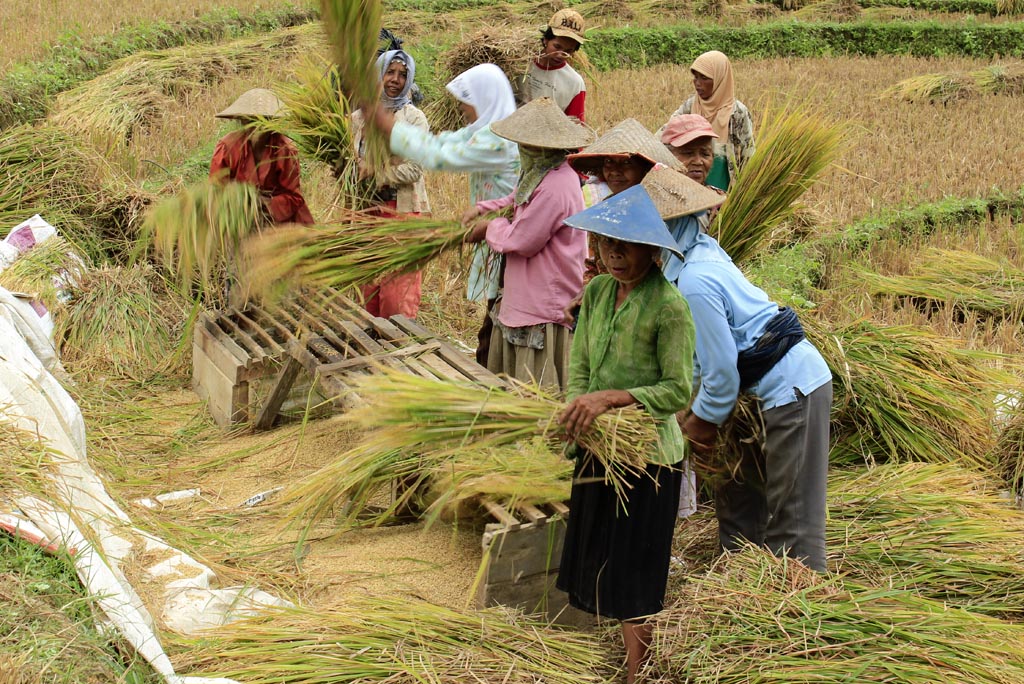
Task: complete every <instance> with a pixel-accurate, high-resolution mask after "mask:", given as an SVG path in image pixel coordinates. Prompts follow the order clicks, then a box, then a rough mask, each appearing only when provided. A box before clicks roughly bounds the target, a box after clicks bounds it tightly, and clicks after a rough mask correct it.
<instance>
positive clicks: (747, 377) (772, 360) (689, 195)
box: [642, 169, 832, 572]
mask: <svg viewBox="0 0 1024 684" xmlns="http://www.w3.org/2000/svg"><path fill="white" fill-rule="evenodd" d="M642 185H643V186H644V187H645V188H646V189H647V191H648V193H649V194H650V195H651V196H652V197H654V198H655V203H656V204H657V205H658V209H659V211H660V212H661V217H662V218H663V219H665V221H666V222H668V227H669V230H670V232H671V233H672V236H673V237H674V238H675V241H676V245H677V247H678V249H677V250H675V251H672V250H669V251H666V252H664V253H663V257H664V271H665V276H666V277H667V278H668V279H669V281H671V282H673V283H675V285H676V287H678V288H679V291H680V292H681V293H682V294H683V296H684V297H686V301H687V302H688V303H689V305H690V310H691V312H692V313H693V319H694V322H695V324H696V328H697V359H696V366H697V370H698V375H699V377H700V390H699V391H698V392H697V393H696V395H695V397H694V400H693V403H692V405H691V406H690V409H689V411H688V412H687V413H686V414H685V415H681V416H680V420H681V422H682V428H683V432H684V433H685V434H686V436H687V437H688V438H689V441H690V448H691V449H692V450H693V451H694V452H695V453H696V454H697V455H699V456H703V457H704V458H705V459H707V458H709V457H710V456H711V455H712V454H713V452H714V450H715V447H716V443H717V441H718V432H719V428H720V426H721V425H723V424H724V423H725V421H726V420H727V419H728V418H729V415H730V414H731V413H732V411H733V409H734V408H735V406H736V402H737V400H738V399H739V394H740V392H748V393H750V394H751V395H753V396H754V397H756V398H757V401H758V402H759V404H760V408H761V410H762V414H763V416H764V428H765V433H764V444H763V451H764V462H763V463H756V462H754V460H755V459H753V458H745V459H744V461H743V462H741V464H740V473H739V474H738V475H737V476H736V477H735V478H731V479H729V480H727V481H725V482H724V483H722V484H721V485H719V486H718V488H717V490H716V491H715V515H716V516H717V518H718V528H719V541H720V543H721V545H722V548H724V549H726V550H734V549H738V548H740V547H741V546H742V545H743V544H744V543H745V542H751V543H753V544H757V545H759V546H765V547H767V548H768V549H769V550H771V551H772V553H775V554H777V555H782V554H786V555H789V556H791V557H794V558H797V559H799V560H801V561H802V562H803V563H804V564H805V565H807V566H808V567H810V568H813V569H814V570H818V571H822V572H823V571H824V570H825V485H826V476H827V472H828V448H829V411H830V409H831V406H832V374H831V372H830V371H829V368H828V364H826V363H825V360H824V359H823V358H822V356H821V354H820V353H818V350H817V349H815V348H814V345H812V344H811V343H810V342H809V341H808V340H807V338H806V337H805V336H804V331H803V327H802V326H801V325H800V321H799V320H797V317H796V314H795V313H793V311H792V310H790V309H788V308H781V309H780V308H779V306H778V305H777V304H776V303H775V302H773V301H771V300H770V299H769V298H768V296H767V295H766V294H765V293H764V292H763V291H762V290H760V289H759V288H756V287H754V286H753V285H752V284H751V283H750V282H749V281H748V280H747V279H746V278H745V277H744V275H743V273H741V272H740V270H739V269H738V268H737V267H736V266H735V264H733V263H732V259H730V258H729V255H728V254H726V252H725V250H723V249H722V248H721V247H720V246H719V244H718V242H717V241H716V240H715V239H714V238H713V237H711V236H709V235H707V234H705V233H703V232H701V230H700V223H699V221H698V220H697V218H696V217H695V216H694V215H693V213H694V211H698V210H703V209H706V208H707V207H708V206H710V202H714V201H716V199H717V198H716V197H715V196H714V195H711V193H710V192H709V191H708V190H707V189H706V188H703V187H701V186H699V185H698V184H697V183H695V182H693V181H691V180H690V179H689V178H687V177H686V176H683V175H682V174H679V173H677V172H675V171H672V170H671V169H656V170H654V171H652V172H651V173H649V174H647V177H646V178H645V179H644V181H643V183H642ZM702 195H703V196H702ZM704 196H707V197H706V199H705V197H704ZM680 255H681V256H680Z"/></svg>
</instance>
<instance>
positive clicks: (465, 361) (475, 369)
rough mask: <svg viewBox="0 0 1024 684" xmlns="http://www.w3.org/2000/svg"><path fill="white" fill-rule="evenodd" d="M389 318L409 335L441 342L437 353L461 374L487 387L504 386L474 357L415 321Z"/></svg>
mask: <svg viewBox="0 0 1024 684" xmlns="http://www.w3.org/2000/svg"><path fill="white" fill-rule="evenodd" d="M391 320H392V321H393V322H394V323H395V325H396V326H398V327H399V328H400V329H401V330H403V331H405V332H406V333H408V334H410V335H414V336H416V337H417V338H419V339H424V338H426V339H435V340H438V341H439V342H441V348H440V350H439V351H438V353H439V354H440V355H441V357H442V358H444V360H445V361H447V362H448V363H449V364H451V365H452V366H454V367H455V368H457V369H458V370H459V371H460V372H461V373H462V374H463V375H465V376H466V377H467V378H469V379H470V380H472V381H474V382H478V383H480V384H482V385H487V386H489V387H504V386H505V385H506V383H505V381H504V380H502V379H501V378H499V377H498V376H497V375H495V374H494V373H492V372H491V371H489V370H487V369H486V368H484V367H483V366H481V365H480V364H478V363H477V362H476V361H475V360H474V359H471V358H470V357H469V356H467V355H466V354H463V353H462V352H460V351H459V350H458V349H456V348H455V347H453V346H452V345H451V344H450V343H449V342H447V341H445V340H442V339H441V338H439V337H437V335H435V334H434V333H432V332H430V331H429V330H427V329H426V328H424V327H423V326H421V325H420V324H419V323H417V322H416V321H414V320H412V319H410V318H406V317H405V316H402V315H400V314H398V315H395V316H392V317H391Z"/></svg>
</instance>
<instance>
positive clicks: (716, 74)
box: [658, 50, 754, 190]
mask: <svg viewBox="0 0 1024 684" xmlns="http://www.w3.org/2000/svg"><path fill="white" fill-rule="evenodd" d="M690 73H691V74H692V75H693V88H694V90H695V91H696V92H695V93H694V94H693V95H691V96H690V97H689V98H688V99H687V100H686V102H684V103H683V104H682V106H681V107H679V109H677V110H676V111H674V112H673V113H672V116H676V115H679V114H700V115H701V116H703V117H704V118H705V119H707V120H708V122H709V123H710V124H711V128H712V130H713V131H714V132H715V135H716V136H717V137H718V142H716V144H715V148H716V149H715V159H714V163H713V165H712V167H711V171H710V173H709V174H708V178H707V184H708V185H710V186H713V187H716V188H718V189H720V190H728V189H729V185H730V183H731V182H732V181H734V180H735V179H736V174H737V173H739V171H740V169H742V168H743V167H744V166H745V165H746V163H747V161H748V160H749V159H750V158H751V157H752V156H754V122H753V120H752V119H751V117H750V110H749V109H747V107H746V106H745V105H744V104H743V103H742V102H740V101H739V100H737V99H736V93H735V88H734V85H733V78H732V64H730V62H729V58H728V57H726V56H725V55H724V54H723V53H721V52H719V51H718V50H712V51H711V52H705V53H704V54H702V55H701V56H700V57H698V58H697V59H695V60H694V61H693V64H692V65H691V66H690ZM671 118H672V117H669V119H671ZM666 125H667V124H666ZM664 129H665V126H662V127H661V129H659V130H658V133H659V135H660V134H661V132H662V131H663V130H664Z"/></svg>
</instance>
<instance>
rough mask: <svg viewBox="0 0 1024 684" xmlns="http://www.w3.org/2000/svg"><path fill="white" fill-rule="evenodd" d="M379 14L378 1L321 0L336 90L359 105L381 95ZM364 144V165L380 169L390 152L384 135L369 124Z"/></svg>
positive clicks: (381, 10) (379, 4)
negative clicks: (378, 58)
mask: <svg viewBox="0 0 1024 684" xmlns="http://www.w3.org/2000/svg"><path fill="white" fill-rule="evenodd" d="M382 13H383V8H382V6H381V1H380V0H321V2H320V14H321V17H322V18H323V24H324V29H325V30H326V32H327V41H328V43H329V44H330V47H331V52H332V54H333V56H334V63H335V65H336V66H337V68H338V85H339V90H340V91H341V92H342V93H344V95H345V97H347V98H348V101H349V102H351V103H353V104H356V105H359V106H362V105H364V104H372V103H376V102H377V101H378V99H379V98H380V78H379V74H378V73H377V65H376V62H377V43H378V40H379V36H380V28H381V22H382V19H381V16H382ZM368 124H369V122H368ZM365 145H366V148H365V153H364V155H363V157H364V159H365V162H366V164H367V166H368V167H369V168H370V169H373V170H374V171H380V170H382V169H383V168H384V166H385V164H386V163H387V161H388V159H389V158H390V156H391V152H390V150H389V149H388V142H387V140H385V139H384V136H383V134H382V133H381V132H380V131H379V130H378V129H377V128H376V127H375V126H373V125H372V124H369V125H367V130H366V135H365Z"/></svg>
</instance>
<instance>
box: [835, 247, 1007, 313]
mask: <svg viewBox="0 0 1024 684" xmlns="http://www.w3.org/2000/svg"><path fill="white" fill-rule="evenodd" d="M852 274H853V277H854V278H856V280H857V281H858V282H859V283H862V284H863V286H866V287H867V289H868V291H869V292H870V293H871V294H872V295H875V296H887V297H901V298H909V299H910V300H911V301H912V302H913V303H915V304H917V305H918V306H923V307H924V308H926V310H933V309H937V308H939V306H940V305H941V304H942V303H949V304H951V305H952V306H953V307H954V308H955V309H957V310H958V311H960V312H962V313H970V312H975V313H978V314H982V315H983V316H997V317H1001V318H1003V317H1005V318H1009V319H1011V320H1020V319H1021V318H1022V316H1024V271H1022V270H1021V269H1018V268H1015V267H1014V266H1012V265H1010V264H1004V263H1000V262H998V261H995V260H993V259H988V258H985V257H983V256H980V255H978V254H976V253H973V252H966V251H961V250H945V249H937V248H931V249H928V250H927V251H925V252H924V253H923V254H921V257H920V259H919V260H915V262H914V273H913V274H909V275H902V276H883V275H880V274H878V273H875V272H874V271H872V270H870V269H867V268H863V267H854V268H853V269H852Z"/></svg>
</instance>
